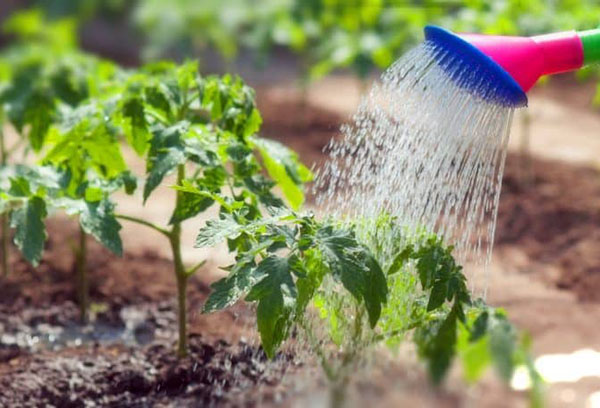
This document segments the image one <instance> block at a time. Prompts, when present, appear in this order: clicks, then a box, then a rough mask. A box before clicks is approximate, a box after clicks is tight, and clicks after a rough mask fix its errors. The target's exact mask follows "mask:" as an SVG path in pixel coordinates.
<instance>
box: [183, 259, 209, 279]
mask: <svg viewBox="0 0 600 408" xmlns="http://www.w3.org/2000/svg"><path fill="white" fill-rule="evenodd" d="M205 263H206V259H205V260H204V261H201V262H198V263H197V264H196V265H194V266H192V267H191V268H189V269H188V270H186V271H185V274H186V275H187V276H188V277H189V276H192V275H193V274H195V273H196V271H198V269H200V268H202V267H203V266H204V264H205Z"/></svg>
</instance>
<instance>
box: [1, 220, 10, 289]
mask: <svg viewBox="0 0 600 408" xmlns="http://www.w3.org/2000/svg"><path fill="white" fill-rule="evenodd" d="M1 223H2V235H1V236H0V241H1V242H0V248H1V249H2V275H3V276H4V277H5V278H6V277H7V276H8V274H9V264H8V241H9V238H8V231H9V225H8V214H2V217H1Z"/></svg>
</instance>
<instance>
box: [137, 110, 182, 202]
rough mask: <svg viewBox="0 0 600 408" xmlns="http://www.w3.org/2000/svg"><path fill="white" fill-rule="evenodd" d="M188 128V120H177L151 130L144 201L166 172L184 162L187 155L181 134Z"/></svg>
mask: <svg viewBox="0 0 600 408" xmlns="http://www.w3.org/2000/svg"><path fill="white" fill-rule="evenodd" d="M188 129H189V123H188V122H185V121H183V122H179V123H177V124H175V125H173V126H170V127H168V128H157V129H155V130H154V131H153V137H152V142H151V146H150V151H149V153H148V169H147V173H148V176H147V178H146V184H145V185H144V194H143V196H144V202H146V200H147V199H148V197H149V196H150V194H151V193H152V192H153V191H154V189H156V187H158V186H159V185H160V183H161V182H162V180H163V179H164V178H165V176H166V175H167V174H169V173H170V172H172V171H173V170H175V169H176V168H177V166H178V165H180V164H183V163H185V161H186V159H187V157H186V154H185V146H184V144H183V142H182V136H183V134H184V133H186V132H187V131H188Z"/></svg>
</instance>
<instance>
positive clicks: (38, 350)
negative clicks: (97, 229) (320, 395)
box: [0, 217, 294, 407]
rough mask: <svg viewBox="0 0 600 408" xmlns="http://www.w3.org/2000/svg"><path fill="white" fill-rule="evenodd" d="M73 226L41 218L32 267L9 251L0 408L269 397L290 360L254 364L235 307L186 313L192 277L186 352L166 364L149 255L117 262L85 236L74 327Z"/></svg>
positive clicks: (2, 298) (247, 314)
mask: <svg viewBox="0 0 600 408" xmlns="http://www.w3.org/2000/svg"><path fill="white" fill-rule="evenodd" d="M76 231H77V229H76V226H75V224H74V222H72V221H71V220H68V219H65V218H61V217H58V218H52V219H50V220H49V222H48V235H49V240H48V243H47V247H46V252H45V255H44V258H43V260H42V262H41V264H40V265H39V267H38V268H35V269H34V268H32V267H31V266H30V265H28V264H27V263H25V262H24V261H22V260H21V259H19V258H18V256H17V255H16V254H15V253H14V252H13V253H12V256H11V266H12V271H11V274H10V276H9V277H8V278H7V279H3V281H2V285H0V389H1V390H2V392H0V406H1V407H17V406H55V407H84V406H109V407H111V406H112V407H125V406H127V407H146V406H148V407H150V406H152V407H153V406H177V407H180V406H183V407H186V406H215V405H219V406H222V405H243V406H255V405H261V404H266V403H269V402H273V401H275V399H277V398H281V396H280V395H281V394H282V391H281V390H279V389H278V388H277V385H278V384H279V383H280V381H281V378H282V376H283V374H284V373H285V371H286V370H288V369H289V368H290V367H294V364H293V363H292V361H291V360H292V357H291V356H290V355H285V354H280V355H279V356H278V357H277V358H276V359H275V361H273V362H268V361H267V360H266V357H265V355H264V353H263V351H262V350H261V349H260V348H259V347H258V346H257V345H256V341H255V339H254V336H253V334H252V333H253V332H252V328H253V322H252V319H251V316H252V311H250V310H248V309H246V308H244V307H243V306H242V305H239V306H236V307H234V308H233V309H232V310H231V311H227V312H224V313H220V314H215V315H202V314H200V313H198V311H199V310H200V308H201V305H202V303H203V302H204V300H205V298H206V295H207V293H208V284H207V283H205V282H204V280H203V279H206V277H204V276H203V274H202V271H200V273H199V274H198V275H197V276H195V277H194V278H192V279H191V280H190V285H189V290H188V297H189V302H188V307H189V311H190V312H191V313H190V318H189V332H190V354H189V356H188V357H187V358H185V359H181V360H179V359H177V357H176V355H175V344H176V338H175V333H176V304H175V301H174V296H175V283H174V279H173V276H172V271H171V263H170V261H169V260H167V259H164V258H162V257H160V256H158V255H156V253H155V252H153V251H151V250H146V251H142V252H140V253H128V254H126V255H125V256H124V257H123V258H118V257H116V256H113V255H112V254H110V253H109V252H108V251H106V250H105V249H103V248H102V247H101V246H100V245H99V244H97V243H96V242H95V241H94V240H93V239H91V238H90V240H89V245H88V248H89V254H88V258H89V260H88V265H89V275H90V280H91V285H90V297H91V302H92V306H91V313H90V315H91V316H90V321H89V322H88V323H87V324H81V322H80V319H79V310H78V308H77V306H76V304H75V303H74V299H75V288H74V286H73V282H74V279H73V276H74V272H73V255H72V253H71V252H72V251H71V246H72V242H74V240H75V234H76ZM200 333H202V335H201V334H200ZM90 404H91V405H90ZM94 404H95V405H94Z"/></svg>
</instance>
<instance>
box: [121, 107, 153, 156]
mask: <svg viewBox="0 0 600 408" xmlns="http://www.w3.org/2000/svg"><path fill="white" fill-rule="evenodd" d="M123 117H124V118H126V119H127V120H128V122H127V124H126V126H125V127H124V128H125V129H124V130H125V136H126V137H127V142H128V143H129V144H130V145H131V146H132V147H133V149H134V150H135V151H136V153H137V154H139V155H140V156H141V155H143V154H144V153H145V152H146V150H147V149H148V141H149V140H150V132H149V129H148V123H147V122H146V116H145V112H144V104H143V102H142V101H141V100H140V99H138V98H132V99H130V100H128V101H126V102H125V104H124V105H123Z"/></svg>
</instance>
